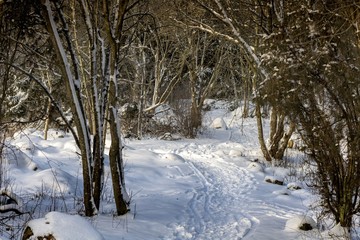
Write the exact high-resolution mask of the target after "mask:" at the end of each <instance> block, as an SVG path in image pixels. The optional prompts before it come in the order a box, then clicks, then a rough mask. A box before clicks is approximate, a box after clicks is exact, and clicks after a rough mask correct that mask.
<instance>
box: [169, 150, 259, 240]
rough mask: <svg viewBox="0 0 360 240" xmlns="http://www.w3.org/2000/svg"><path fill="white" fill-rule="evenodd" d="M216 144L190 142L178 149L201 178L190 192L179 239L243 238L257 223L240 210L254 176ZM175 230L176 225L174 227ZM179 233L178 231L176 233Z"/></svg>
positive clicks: (251, 186)
mask: <svg viewBox="0 0 360 240" xmlns="http://www.w3.org/2000/svg"><path fill="white" fill-rule="evenodd" d="M213 149H214V147H213V146H206V145H204V146H201V145H197V144H189V145H187V146H185V147H184V148H182V149H178V150H176V151H175V153H177V154H179V155H181V156H182V157H183V158H184V159H186V163H187V164H188V166H189V167H190V168H191V169H192V171H193V173H194V174H195V175H196V177H197V178H198V181H199V185H200V186H199V187H198V188H196V189H193V190H192V191H190V192H189V193H188V194H190V195H191V199H190V201H189V202H188V204H187V205H188V210H187V214H188V216H187V217H185V218H186V222H184V223H183V224H184V226H183V227H184V228H179V226H177V229H184V230H185V231H186V233H184V232H176V231H175V235H176V234H178V237H179V239H180V238H182V237H184V236H187V237H188V238H190V239H241V238H242V237H244V236H245V235H246V234H247V232H249V230H250V229H252V228H253V227H254V225H256V219H255V220H254V219H251V218H249V217H248V216H247V215H245V214H239V209H241V208H242V205H243V204H244V202H246V201H247V200H246V195H247V194H248V192H250V191H252V190H253V186H254V181H255V180H254V179H253V177H252V175H251V174H250V173H249V172H248V171H247V170H246V169H244V168H240V167H238V166H236V165H235V164H232V163H228V162H225V161H224V160H223V159H222V158H221V157H220V156H218V155H217V154H216V153H211V152H208V151H213ZM175 230H176V229H175ZM176 236H177V235H176Z"/></svg>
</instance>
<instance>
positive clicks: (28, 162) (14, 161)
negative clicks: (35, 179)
mask: <svg viewBox="0 0 360 240" xmlns="http://www.w3.org/2000/svg"><path fill="white" fill-rule="evenodd" d="M9 152H10V151H9ZM6 163H7V164H9V165H13V166H15V167H16V168H19V169H21V170H32V171H36V170H37V169H38V166H37V164H36V163H35V162H34V161H33V160H32V159H31V158H30V157H29V156H28V155H27V154H26V153H24V152H23V151H21V150H20V149H13V150H12V151H11V153H8V152H7V153H6Z"/></svg>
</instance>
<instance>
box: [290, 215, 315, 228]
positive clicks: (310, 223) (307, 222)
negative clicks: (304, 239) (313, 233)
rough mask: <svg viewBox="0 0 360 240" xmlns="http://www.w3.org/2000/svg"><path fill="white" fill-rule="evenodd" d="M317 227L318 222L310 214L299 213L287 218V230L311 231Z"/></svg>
mask: <svg viewBox="0 0 360 240" xmlns="http://www.w3.org/2000/svg"><path fill="white" fill-rule="evenodd" d="M314 228H316V222H315V221H314V219H312V218H311V217H309V216H305V215H298V216H295V217H293V218H290V219H289V220H287V222H286V225H285V230H287V231H299V230H303V231H309V230H312V229H314Z"/></svg>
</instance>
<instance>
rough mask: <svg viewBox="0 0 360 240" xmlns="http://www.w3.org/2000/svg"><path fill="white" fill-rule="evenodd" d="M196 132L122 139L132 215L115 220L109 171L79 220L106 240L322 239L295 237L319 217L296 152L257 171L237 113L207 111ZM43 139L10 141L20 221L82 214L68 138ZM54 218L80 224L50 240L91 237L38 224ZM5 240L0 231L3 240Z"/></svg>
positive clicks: (250, 128)
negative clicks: (22, 210)
mask: <svg viewBox="0 0 360 240" xmlns="http://www.w3.org/2000/svg"><path fill="white" fill-rule="evenodd" d="M204 126H205V127H204V129H203V131H202V133H201V134H199V137H198V138H196V139H178V140H175V141H167V140H158V139H152V138H148V139H143V140H128V139H127V140H125V144H126V148H125V150H124V155H125V159H126V163H125V171H126V184H127V189H128V192H129V193H130V194H131V197H132V202H131V212H130V213H128V214H127V215H125V216H121V217H116V216H113V211H114V204H113V199H112V196H111V190H110V188H111V183H110V182H109V181H110V176H109V174H108V169H107V170H106V171H107V173H106V175H105V182H106V185H105V189H104V195H103V197H102V198H103V201H102V205H101V209H100V214H99V215H98V216H96V217H94V218H91V219H86V220H88V221H89V222H90V223H91V224H92V226H94V228H95V229H96V230H97V231H98V232H100V233H101V235H102V236H103V237H104V239H108V240H112V239H114V240H115V239H116V240H118V239H127V240H140V239H179V240H180V239H221V240H222V239H229V240H232V239H259V240H261V239H266V240H267V239H276V240H277V239H324V235H320V230H318V229H316V230H311V231H301V230H299V229H298V225H299V223H301V222H302V221H304V220H307V222H310V223H311V225H312V226H313V227H316V225H317V223H316V222H314V221H313V222H311V220H315V221H316V217H317V216H316V215H317V213H316V211H313V210H312V208H311V205H312V203H314V202H315V203H316V197H315V196H314V195H313V193H311V191H310V190H309V189H307V187H306V186H305V184H303V183H302V180H303V177H304V169H303V167H302V165H298V164H299V162H300V160H301V158H302V156H303V155H302V154H301V153H300V152H297V151H296V150H292V149H289V150H287V154H286V155H287V157H288V158H289V161H290V162H288V163H287V164H283V166H282V167H281V166H276V167H275V166H271V165H269V164H265V163H263V162H262V161H261V159H262V157H261V152H260V150H259V146H258V141H257V128H256V120H255V119H253V118H248V119H241V114H240V109H238V111H233V112H229V111H228V107H227V105H226V104H219V103H217V104H214V105H213V108H212V111H209V112H207V113H206V115H205V116H204ZM267 127H268V126H267V123H266V121H265V129H267ZM49 136H50V137H49V140H47V141H45V140H44V139H43V138H42V133H41V131H40V130H33V129H28V130H26V131H25V132H22V133H19V134H17V135H16V136H15V137H14V139H13V140H11V142H10V143H11V145H12V146H13V147H12V151H10V150H8V155H7V156H8V163H9V165H8V166H7V167H6V169H5V172H6V173H7V176H6V179H7V180H8V186H10V188H11V189H12V190H13V191H14V192H15V193H17V194H18V195H20V196H22V198H23V199H24V201H25V203H26V204H27V209H26V210H32V211H33V212H34V213H33V214H32V216H31V217H28V219H30V218H40V217H44V215H45V214H46V213H47V212H51V211H57V212H67V213H69V214H76V213H77V212H79V211H81V193H82V183H81V167H80V160H79V157H78V154H77V153H76V151H77V149H76V147H75V142H74V140H73V139H72V137H71V136H70V135H69V134H65V135H63V134H61V133H58V132H56V131H54V130H52V131H50V133H49ZM266 180H268V181H272V180H278V181H283V182H284V184H283V185H277V184H272V183H268V182H267V181H266ZM298 188H299V189H298ZM56 218H59V219H63V221H58V222H60V223H61V222H65V223H69V222H70V223H71V222H72V221H73V223H72V224H70V225H74V226H75V225H76V224H78V225H79V227H78V228H76V227H75V228H71V229H72V230H71V232H73V233H74V234H75V232H76V229H79V230H80V233H79V234H80V235H75V236H77V237H75V238H71V236H72V235H71V234H65V236H63V238H60V237H59V238H58V239H90V237H89V236H94V233H93V232H91V231H94V230H93V229H92V230H89V231H90V232H87V231H86V226H87V225H86V224H83V223H79V220H78V218H77V217H75V218H74V220H71V219H72V218H69V217H68V216H63V215H62V214H60V213H50V214H48V215H47V216H46V217H45V219H44V221H45V222H46V221H51V219H53V221H55V222H57V220H56ZM49 219H50V220H49ZM37 221H40V220H37ZM60 223H57V224H55V225H56V226H57V228H60V230H57V231H54V230H53V231H52V232H53V234H54V235H56V234H60V235H61V232H69V229H68V225H66V224H65V226H64V229H61V226H59V225H60ZM32 224H33V225H34V223H32ZM39 224H40V223H39ZM35 225H36V224H35ZM40 225H41V224H40ZM46 226H48V227H49V228H50V227H51V226H52V224H47V225H46V224H42V225H41V227H40V228H41V229H42V231H43V230H44V228H45V229H46ZM9 234H10V233H9V232H8V231H1V232H0V236H2V238H3V239H7V238H9V236H10V235H9ZM58 236H59V235H58ZM69 236H70V237H69ZM73 237H74V235H73ZM92 239H99V238H92Z"/></svg>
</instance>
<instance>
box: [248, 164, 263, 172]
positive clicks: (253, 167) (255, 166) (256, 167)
mask: <svg viewBox="0 0 360 240" xmlns="http://www.w3.org/2000/svg"><path fill="white" fill-rule="evenodd" d="M247 169H248V170H250V171H252V172H264V168H263V167H262V166H261V164H260V163H257V162H251V163H250V164H249V165H248V166H247Z"/></svg>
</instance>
